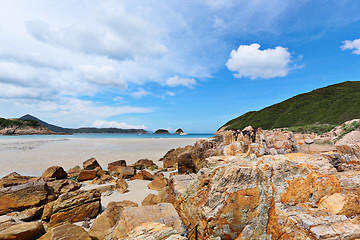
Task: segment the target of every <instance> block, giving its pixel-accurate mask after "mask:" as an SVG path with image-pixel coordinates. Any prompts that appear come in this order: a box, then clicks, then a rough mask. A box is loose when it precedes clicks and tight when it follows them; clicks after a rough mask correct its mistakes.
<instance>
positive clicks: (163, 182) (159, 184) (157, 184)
mask: <svg viewBox="0 0 360 240" xmlns="http://www.w3.org/2000/svg"><path fill="white" fill-rule="evenodd" d="M167 185H168V179H166V178H165V177H164V176H158V177H156V178H155V179H154V180H153V181H152V182H151V183H149V184H148V185H147V186H148V188H149V189H151V190H155V191H160V190H161V189H164V188H165V187H166V186H167Z"/></svg>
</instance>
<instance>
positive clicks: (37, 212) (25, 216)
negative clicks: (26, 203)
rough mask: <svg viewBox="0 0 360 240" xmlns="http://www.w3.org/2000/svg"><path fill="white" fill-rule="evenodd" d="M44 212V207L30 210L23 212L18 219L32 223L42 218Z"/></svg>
mask: <svg viewBox="0 0 360 240" xmlns="http://www.w3.org/2000/svg"><path fill="white" fill-rule="evenodd" d="M43 210H44V207H43V206H41V207H33V208H28V209H25V210H23V211H21V212H20V213H19V215H18V216H17V217H18V219H19V220H21V221H25V222H28V221H32V220H33V219H35V218H37V217H40V216H41V215H42V212H43Z"/></svg>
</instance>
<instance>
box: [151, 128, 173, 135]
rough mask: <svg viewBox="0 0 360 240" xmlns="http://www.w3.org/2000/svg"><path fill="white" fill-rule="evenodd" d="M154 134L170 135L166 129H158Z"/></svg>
mask: <svg viewBox="0 0 360 240" xmlns="http://www.w3.org/2000/svg"><path fill="white" fill-rule="evenodd" d="M154 134H170V133H169V131H168V130H166V129H158V130H156V131H155V132H154Z"/></svg>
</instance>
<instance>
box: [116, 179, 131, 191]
mask: <svg viewBox="0 0 360 240" xmlns="http://www.w3.org/2000/svg"><path fill="white" fill-rule="evenodd" d="M128 187H129V185H128V183H127V182H126V181H125V180H124V179H117V180H116V182H115V190H116V191H118V192H121V193H126V192H128V191H129V190H128Z"/></svg>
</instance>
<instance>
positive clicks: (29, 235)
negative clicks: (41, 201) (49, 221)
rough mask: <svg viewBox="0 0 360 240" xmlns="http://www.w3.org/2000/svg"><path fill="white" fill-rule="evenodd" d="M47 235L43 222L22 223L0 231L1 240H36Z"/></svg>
mask: <svg viewBox="0 0 360 240" xmlns="http://www.w3.org/2000/svg"><path fill="white" fill-rule="evenodd" d="M44 233H45V229H44V226H43V225H42V223H41V222H29V223H20V224H15V225H12V226H10V227H9V228H6V229H4V230H2V231H0V239H4V240H5V239H6V240H7V239H9V240H10V239H11V240H35V239H38V238H39V237H40V236H41V235H43V234H44Z"/></svg>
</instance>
